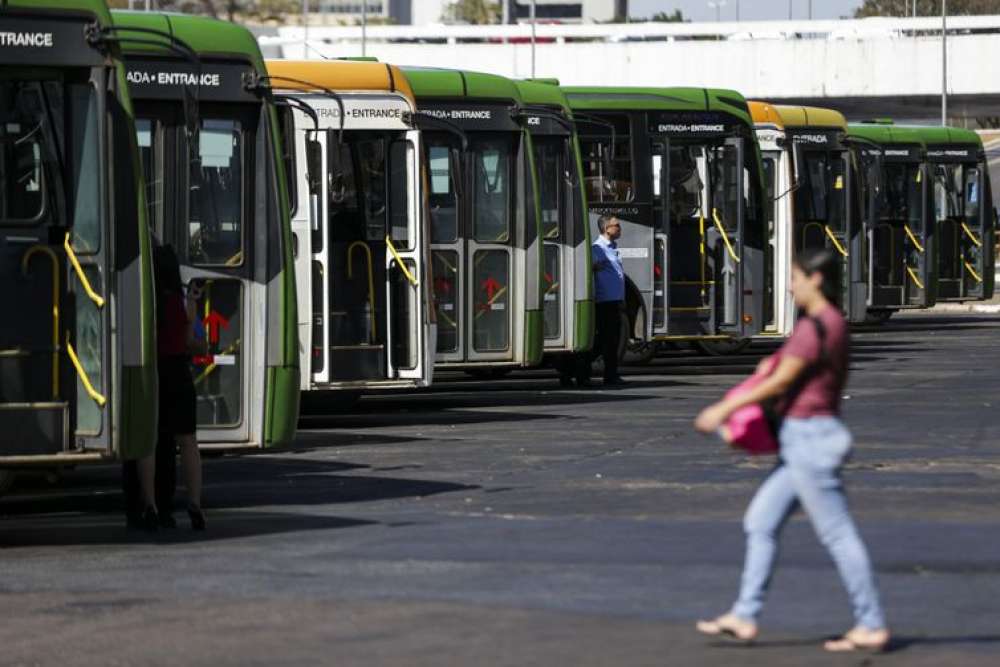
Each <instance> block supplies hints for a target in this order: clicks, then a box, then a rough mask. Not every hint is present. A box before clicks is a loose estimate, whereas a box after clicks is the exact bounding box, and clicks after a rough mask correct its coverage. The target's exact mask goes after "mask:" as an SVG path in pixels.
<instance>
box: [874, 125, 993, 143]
mask: <svg viewBox="0 0 1000 667" xmlns="http://www.w3.org/2000/svg"><path fill="white" fill-rule="evenodd" d="M893 127H899V128H904V129H907V130H912V131H914V132H916V133H918V134H919V135H920V136H921V137H922V138H923V140H924V143H926V144H935V145H941V144H956V145H964V146H969V145H972V146H977V147H982V145H983V140H982V138H981V137H980V136H979V135H978V134H977V133H976V132H974V131H972V130H967V129H965V128H964V127H948V126H944V127H942V126H940V125H894V126H893Z"/></svg>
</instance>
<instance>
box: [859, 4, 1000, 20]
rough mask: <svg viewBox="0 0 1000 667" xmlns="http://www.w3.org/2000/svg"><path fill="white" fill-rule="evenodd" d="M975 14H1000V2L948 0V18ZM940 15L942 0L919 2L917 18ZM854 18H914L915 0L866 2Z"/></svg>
mask: <svg viewBox="0 0 1000 667" xmlns="http://www.w3.org/2000/svg"><path fill="white" fill-rule="evenodd" d="M974 14H1000V0H948V16H969V15H974ZM940 15H941V0H917V16H940ZM854 16H855V18H859V19H860V18H864V17H866V16H913V0H865V1H864V3H863V4H862V5H861V6H860V7H858V8H857V9H856V10H854Z"/></svg>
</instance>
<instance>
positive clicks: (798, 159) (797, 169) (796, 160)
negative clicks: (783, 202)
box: [792, 141, 806, 188]
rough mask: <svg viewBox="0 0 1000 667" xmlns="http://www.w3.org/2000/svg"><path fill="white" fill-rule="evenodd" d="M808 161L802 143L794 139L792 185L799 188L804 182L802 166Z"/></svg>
mask: <svg viewBox="0 0 1000 667" xmlns="http://www.w3.org/2000/svg"><path fill="white" fill-rule="evenodd" d="M805 163H806V158H805V154H804V152H803V150H802V144H800V143H798V142H796V141H792V181H793V183H792V187H793V188H798V187H799V184H800V183H802V168H803V166H804V165H805Z"/></svg>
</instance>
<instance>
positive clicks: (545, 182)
mask: <svg viewBox="0 0 1000 667" xmlns="http://www.w3.org/2000/svg"><path fill="white" fill-rule="evenodd" d="M532 143H533V144H534V147H535V167H536V169H537V170H538V187H539V200H540V203H541V212H542V252H543V258H544V274H543V283H542V308H543V311H544V317H543V320H544V323H545V346H546V347H547V348H549V347H550V348H554V349H563V348H565V347H566V346H567V345H571V344H572V336H573V332H572V331H567V324H568V323H569V322H570V321H571V319H570V314H571V313H572V312H573V311H572V308H573V307H574V304H573V289H572V287H573V283H572V282H571V281H574V280H575V276H574V274H573V271H572V267H573V260H574V257H573V255H572V250H573V234H572V228H571V225H572V224H573V223H574V222H575V219H574V217H573V215H574V212H576V211H577V210H578V208H579V205H576V206H574V203H575V202H574V200H573V198H574V196H576V197H577V199H578V198H579V193H578V191H577V189H576V188H577V187H578V186H576V185H574V183H573V181H572V180H571V179H573V178H575V177H574V176H573V175H572V174H573V172H574V171H575V170H576V166H575V165H576V160H575V156H574V155H573V152H572V143H571V142H570V138H569V136H568V135H565V136H564V135H559V134H545V135H543V134H537V133H536V134H533V136H532Z"/></svg>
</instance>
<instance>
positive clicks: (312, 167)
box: [306, 139, 323, 195]
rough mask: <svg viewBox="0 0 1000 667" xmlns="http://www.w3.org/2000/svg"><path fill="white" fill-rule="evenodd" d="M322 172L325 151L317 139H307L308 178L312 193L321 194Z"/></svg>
mask: <svg viewBox="0 0 1000 667" xmlns="http://www.w3.org/2000/svg"><path fill="white" fill-rule="evenodd" d="M322 172H323V153H322V149H321V148H320V145H319V142H318V141H316V140H315V139H306V179H307V181H308V182H309V194H310V195H318V194H319V191H320V183H322V180H321V177H320V174H321V173H322Z"/></svg>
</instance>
